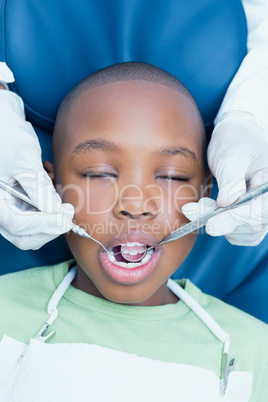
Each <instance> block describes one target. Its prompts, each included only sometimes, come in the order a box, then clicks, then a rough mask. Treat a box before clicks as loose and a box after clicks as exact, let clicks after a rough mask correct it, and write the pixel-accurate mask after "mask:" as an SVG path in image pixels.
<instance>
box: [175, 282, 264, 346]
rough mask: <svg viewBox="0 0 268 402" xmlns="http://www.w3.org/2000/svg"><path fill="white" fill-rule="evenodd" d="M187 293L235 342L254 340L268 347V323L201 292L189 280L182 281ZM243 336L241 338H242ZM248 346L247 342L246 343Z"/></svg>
mask: <svg viewBox="0 0 268 402" xmlns="http://www.w3.org/2000/svg"><path fill="white" fill-rule="evenodd" d="M182 283H183V284H184V287H185V290H186V292H187V293H189V294H190V295H191V296H192V297H193V298H194V299H195V300H196V301H197V302H198V303H199V304H200V305H201V306H202V307H203V308H204V309H205V310H206V311H207V313H208V314H210V315H211V317H212V318H213V319H214V320H215V321H216V322H217V323H218V324H219V325H220V326H221V327H222V328H223V329H224V331H225V332H227V333H229V334H230V336H231V340H232V341H233V342H235V343H237V344H238V343H239V342H241V339H244V340H247V342H249V343H252V345H253V344H255V345H256V341H257V342H258V341H260V342H261V343H263V344H266V345H267V347H268V325H267V324H266V323H264V322H263V321H261V320H259V319H257V318H255V317H253V316H251V315H249V314H248V313H246V312H244V311H242V310H240V309H238V308H236V307H234V306H231V305H230V304H227V303H225V302H223V301H222V300H220V299H217V298H216V297H214V296H211V295H208V294H206V293H203V292H202V291H201V290H200V289H199V288H198V287H196V286H195V285H194V284H193V283H191V281H190V280H188V279H186V280H183V282H182ZM242 337H243V338H242ZM247 345H248V346H249V344H248V343H247Z"/></svg>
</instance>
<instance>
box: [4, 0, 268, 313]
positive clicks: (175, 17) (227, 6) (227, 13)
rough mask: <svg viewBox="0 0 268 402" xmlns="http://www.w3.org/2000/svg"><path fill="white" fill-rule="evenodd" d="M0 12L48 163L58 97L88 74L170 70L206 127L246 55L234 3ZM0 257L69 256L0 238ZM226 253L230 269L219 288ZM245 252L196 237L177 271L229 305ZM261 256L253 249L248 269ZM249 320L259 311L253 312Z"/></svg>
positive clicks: (242, 275) (24, 261)
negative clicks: (123, 65) (130, 64)
mask: <svg viewBox="0 0 268 402" xmlns="http://www.w3.org/2000/svg"><path fill="white" fill-rule="evenodd" d="M0 13H1V14H0V17H1V20H0V24H1V25H0V61H5V62H6V63H7V64H8V66H9V67H10V68H11V69H12V71H13V73H14V75H15V78H16V81H15V83H14V84H12V85H11V90H13V91H14V92H16V93H18V94H19V95H20V96H21V97H22V98H23V100H24V102H25V108H26V114H27V118H28V120H29V121H31V122H32V124H33V125H34V127H35V129H36V131H37V133H38V136H39V139H40V142H41V146H42V150H43V158H44V159H52V155H51V134H52V131H53V126H54V122H55V116H56V112H57V109H58V106H59V104H60V102H61V100H62V99H63V97H64V96H65V94H66V93H67V92H68V91H69V90H70V89H71V88H72V87H73V86H74V85H75V84H76V83H78V82H79V81H80V80H81V79H83V78H84V77H85V76H87V75H89V74H90V73H91V72H93V71H95V70H97V69H99V68H102V67H105V66H108V65H111V64H115V63H118V62H123V61H143V62H148V63H150V64H154V65H156V66H158V67H160V68H162V69H164V70H167V71H168V72H170V73H171V74H173V75H175V76H176V77H178V78H179V79H180V80H181V81H182V82H183V83H184V84H185V85H186V87H187V88H188V89H189V90H190V91H191V92H192V94H193V95H194V97H195V99H196V101H197V103H198V105H199V108H200V110H201V113H202V116H203V119H204V121H205V124H206V127H207V129H208V130H209V129H210V128H211V126H212V122H213V119H214V118H215V115H216V113H217V110H218V108H219V106H220V104H221V102H222V99H223V96H224V94H225V92H226V89H227V87H228V85H229V83H230V81H231V80H232V78H233V76H234V74H235V73H236V71H237V69H238V67H239V65H240V63H241V61H242V59H243V57H244V56H245V54H246V51H247V48H246V39H247V34H246V29H247V28H246V20H245V15H244V11H243V7H242V4H241V1H240V0H224V1H220V0H218V1H216V0H202V1H200V0H191V1H188V2H187V1H185V0H146V1H144V0H128V1H125V0H113V1H110V0H98V1H96V0H79V1H76V2H74V1H73V0H57V1H55V0H46V1H44V0H0ZM25 152H27V151H26V150H25ZM0 250H1V258H2V264H1V271H0V273H5V272H10V271H15V270H20V269H24V268H27V267H31V266H40V265H45V264H51V263H56V262H59V261H61V260H63V259H67V258H69V257H70V252H69V251H68V249H67V246H66V244H65V241H64V239H63V238H60V239H57V240H56V241H54V242H51V243H49V244H47V245H45V246H44V247H43V248H42V249H40V250H38V251H28V252H24V251H21V250H18V249H16V248H15V247H14V246H12V245H11V244H9V243H8V242H7V241H6V240H5V239H3V238H1V239H0ZM241 250H242V251H241ZM266 250H267V247H266ZM241 252H242V257H241ZM223 253H224V256H225V259H226V256H229V257H228V261H229V262H228V267H229V268H228V269H229V271H230V272H229V276H228V280H225V281H224V283H223V280H222V278H226V266H225V264H223V261H224V258H223ZM248 253H249V251H248V249H246V248H235V247H234V248H233V247H232V246H230V245H229V244H228V243H227V242H226V241H225V240H224V239H211V238H208V236H205V235H202V236H199V239H198V242H197V245H196V246H195V248H194V250H193V253H192V254H191V256H190V257H189V259H187V260H186V262H185V263H184V265H183V267H181V272H182V273H183V274H184V275H186V276H188V277H190V278H192V279H193V280H194V281H195V282H196V283H197V284H199V285H201V287H202V288H203V290H205V291H208V292H210V293H212V294H215V295H217V296H219V297H221V298H223V299H224V298H228V297H229V299H230V301H231V302H232V301H233V299H234V303H235V304H237V305H239V303H240V304H241V298H238V299H237V300H236V295H235V296H234V298H233V299H232V292H233V291H234V289H236V288H238V289H239V291H240V293H241V294H242V295H243V289H242V290H241V289H240V286H241V283H242V282H246V279H247V277H250V275H252V273H251V271H252V270H253V266H251V265H250V266H249V267H247V270H245V269H244V267H243V266H241V264H240V266H239V261H241V262H242V263H243V262H244V261H245V260H246V261H249V260H251V261H253V259H252V258H251V257H250V256H249V254H248ZM200 256H202V258H200ZM265 256H266V254H265V253H264V251H263V248H259V249H258V252H257V254H256V256H255V260H254V261H255V262H254V263H255V265H256V264H257V263H261V262H263V260H264V258H266V257H265ZM241 258H242V259H241ZM215 264H216V265H217V272H216V273H215ZM232 264H233V266H232ZM234 264H235V265H234ZM237 264H238V267H236V265H237ZM261 272H263V271H261ZM178 275H179V274H178ZM208 278H209V280H208ZM267 282H268V278H267V280H266V283H267ZM246 284H247V282H246ZM255 286H257V284H256V285H255ZM245 289H246V288H245ZM244 304H245V303H244ZM251 306H252V304H251ZM242 307H243V308H245V309H246V308H248V305H243V303H242ZM254 313H255V315H258V314H259V310H258V307H257V308H256V311H253V314H254Z"/></svg>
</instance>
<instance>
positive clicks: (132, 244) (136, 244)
mask: <svg viewBox="0 0 268 402" xmlns="http://www.w3.org/2000/svg"><path fill="white" fill-rule="evenodd" d="M121 246H127V247H135V246H144V244H142V243H139V242H135V241H133V242H128V243H126V244H121Z"/></svg>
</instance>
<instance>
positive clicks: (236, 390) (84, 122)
mask: <svg viewBox="0 0 268 402" xmlns="http://www.w3.org/2000/svg"><path fill="white" fill-rule="evenodd" d="M204 144H205V131H204V126H203V123H202V119H201V117H200V113H199V111H198V108H197V106H196V104H195V102H194V100H193V99H192V97H191V95H190V94H189V93H188V91H187V90H186V89H185V88H184V87H183V86H182V84H180V83H179V81H177V80H176V79H175V78H174V77H172V76H170V75H169V74H167V73H165V72H163V71H162V70H159V69H157V68H155V67H153V66H149V65H146V64H143V63H123V64H120V65H115V66H111V67H109V68H107V69H103V70H100V71H98V72H97V73H95V74H93V75H92V76H90V77H88V78H87V79H85V80H84V81H82V83H80V84H79V85H78V86H77V87H75V88H74V89H73V90H72V91H71V92H70V93H69V94H68V95H67V97H66V98H65V99H64V101H63V103H62V105H61V107H60V109H59V113H58V116H57V121H56V126H55V131H54V138H53V152H54V166H53V165H52V164H51V163H50V162H46V163H45V166H46V168H47V170H48V171H49V172H50V173H51V175H52V177H53V180H54V183H55V186H56V188H57V191H58V192H59V194H60V195H61V197H62V199H63V201H64V202H69V203H72V204H73V205H74V206H75V210H76V213H75V221H76V223H77V224H78V225H80V226H81V227H83V228H85V229H86V230H87V231H88V233H90V235H91V236H93V237H94V238H96V240H98V241H99V242H101V243H102V244H103V245H104V246H105V248H106V249H107V250H108V251H109V252H106V251H105V250H104V249H103V248H102V247H101V246H100V244H99V243H95V242H93V241H92V240H88V239H85V238H82V237H80V236H78V235H76V234H74V233H72V232H70V233H69V234H67V235H66V239H67V242H68V244H69V247H70V249H71V251H72V253H73V255H74V258H75V262H74V261H71V262H66V263H62V264H59V265H57V266H54V267H43V268H37V269H31V270H27V271H25V272H19V273H16V274H10V275H6V276H5V277H2V278H1V280H0V294H1V296H0V298H1V304H2V306H3V307H2V309H1V313H0V314H1V316H0V322H1V328H0V335H1V336H2V335H8V337H9V338H7V337H4V339H3V341H2V342H1V344H0V361H1V360H2V362H4V363H2V364H6V365H9V368H8V369H5V370H4V369H3V368H2V367H1V366H0V373H1V370H2V372H3V373H2V378H1V376H0V384H1V381H2V389H3V393H5V395H6V396H5V398H9V399H3V400H19V401H24V400H25V401H26V400H27V402H28V401H36V400H38V401H43V400H47V399H48V400H49V398H51V399H50V400H53V401H54V400H55V401H58V400H59V401H66V400H68V401H73V400H79V401H81V400H83V401H86V400H93V401H99V400H101V401H107V400H111V401H160V400H161V401H162V400H163V398H165V399H167V400H168V399H171V400H182V401H191V402H193V401H198V402H199V401H206V402H209V401H211V402H212V401H213V402H215V401H217V400H228V401H236V402H239V401H248V400H250V401H254V402H255V401H265V400H266V399H267V397H268V387H267V381H266V376H267V360H268V358H267V356H268V354H267V352H268V331H267V327H266V325H265V324H263V323H261V322H260V321H258V320H256V319H254V318H252V317H250V316H248V315H246V314H245V313H242V312H240V311H238V310H237V309H235V308H232V307H230V306H228V305H225V304H224V303H222V302H220V301H218V300H216V299H214V298H213V297H210V296H207V295H204V294H202V293H201V291H199V290H198V289H197V288H196V287H195V286H194V285H193V284H191V283H190V282H189V281H188V280H183V281H179V283H180V284H181V286H182V288H184V290H185V291H186V294H185V292H184V290H183V289H181V288H180V287H178V286H177V287H176V284H175V285H174V283H173V284H172V282H171V283H170V282H169V283H168V286H167V281H168V278H169V277H170V276H171V275H172V274H173V273H174V271H175V270H176V269H177V267H178V266H179V265H180V264H181V263H182V262H183V261H184V260H185V258H186V257H187V255H188V254H189V252H190V251H191V248H192V247H193V245H194V242H195V238H196V233H195V234H190V235H188V236H185V237H183V238H182V239H180V240H178V241H176V242H171V243H167V244H163V245H161V246H158V243H159V242H160V241H161V240H162V239H163V237H164V236H166V235H167V234H168V233H169V232H170V231H171V230H173V229H175V228H177V227H180V226H181V225H183V224H185V223H187V219H186V218H185V216H184V215H183V214H182V213H181V207H182V205H183V204H185V203H188V202H190V201H196V200H198V199H199V198H200V197H201V195H202V194H205V195H206V194H207V190H206V188H207V186H206V184H205V185H204V183H205V181H207V184H209V179H208V173H207V172H205V168H204V150H205V146H204ZM207 195H208V194H207ZM148 249H150V250H148ZM147 250H148V251H147ZM133 261H134V262H133ZM74 266H75V268H73V267H74ZM70 268H71V269H70ZM70 283H71V285H70ZM69 285H70V286H69ZM66 289H67V290H66ZM187 294H188V295H187ZM180 299H181V300H180ZM182 300H183V301H182ZM200 305H201V306H202V307H204V308H205V310H206V311H207V313H208V314H207V313H206V312H205V311H204V310H203V309H202V307H201V306H200ZM47 311H48V313H49V314H50V317H49V319H48V314H47ZM193 311H194V312H193ZM46 320H47V321H46ZM214 320H215V321H216V322H215V321H214ZM44 322H47V324H46V326H45V327H42V324H43V323H44ZM48 326H50V327H51V329H52V330H54V329H55V330H56V336H54V338H52V337H51V329H49V331H47V329H48ZM41 327H42V329H41V330H40V328H41ZM39 330H40V331H39ZM38 331H39V333H38ZM37 333H38V335H37V337H36V339H34V340H33V341H31V343H30V346H29V347H26V348H25V346H24V344H28V343H29V340H30V338H33V337H34V336H35V335H36V334H37ZM12 338H15V339H16V341H14V340H13V339H12ZM45 340H46V341H47V344H43V343H42V342H40V341H45ZM18 341H19V342H18ZM20 342H23V344H21V343H20ZM229 344H230V351H229ZM1 345H2V347H1ZM96 345H98V346H96ZM11 351H12V352H11ZM14 351H16V353H15V352H14ZM229 352H230V359H229ZM19 356H21V357H20V358H19V363H17V361H18V357H19ZM234 359H235V360H234ZM234 361H235V363H236V366H235V370H233V369H234ZM4 371H5V374H4ZM6 372H8V373H9V376H7V374H6ZM11 376H12V377H11ZM10 378H12V381H11V380H10ZM7 380H8V381H9V384H8V385H4V384H6V383H5V382H4V381H7ZM0 389H1V388H0ZM23 393H24V394H23ZM16 398H17V399H16ZM0 401H1V399H0Z"/></svg>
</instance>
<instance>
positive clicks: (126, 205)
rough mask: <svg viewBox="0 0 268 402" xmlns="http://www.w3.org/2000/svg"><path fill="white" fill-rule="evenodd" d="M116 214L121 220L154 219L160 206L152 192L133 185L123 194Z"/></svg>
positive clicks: (116, 207)
mask: <svg viewBox="0 0 268 402" xmlns="http://www.w3.org/2000/svg"><path fill="white" fill-rule="evenodd" d="M114 213H115V215H116V216H117V218H119V219H140V218H143V219H153V218H154V217H155V216H157V215H158V205H156V202H155V199H153V197H152V194H150V191H146V190H142V189H141V188H140V187H137V186H134V185H133V186H132V187H129V188H128V189H127V190H125V191H124V192H121V194H120V196H119V198H118V201H117V203H116V205H115V208H114Z"/></svg>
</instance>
